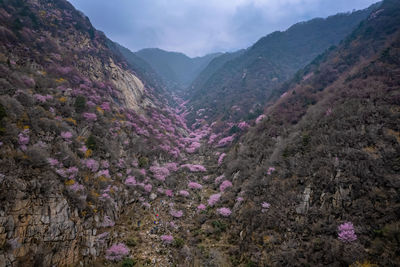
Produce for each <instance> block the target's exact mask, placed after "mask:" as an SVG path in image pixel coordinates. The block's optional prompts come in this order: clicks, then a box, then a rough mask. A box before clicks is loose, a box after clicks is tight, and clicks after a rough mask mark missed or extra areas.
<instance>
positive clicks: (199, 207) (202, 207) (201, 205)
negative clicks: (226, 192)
mask: <svg viewBox="0 0 400 267" xmlns="http://www.w3.org/2000/svg"><path fill="white" fill-rule="evenodd" d="M197 209H198V210H199V211H202V210H205V209H206V205H204V204H200V205H198V206H197Z"/></svg>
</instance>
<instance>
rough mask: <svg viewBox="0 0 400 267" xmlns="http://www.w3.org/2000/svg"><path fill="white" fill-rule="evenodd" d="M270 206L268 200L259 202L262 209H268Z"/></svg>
mask: <svg viewBox="0 0 400 267" xmlns="http://www.w3.org/2000/svg"><path fill="white" fill-rule="evenodd" d="M270 206H271V205H270V204H269V203H268V202H263V203H262V204H261V207H262V208H263V209H269V207H270Z"/></svg>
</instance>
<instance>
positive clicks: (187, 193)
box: [179, 190, 189, 197]
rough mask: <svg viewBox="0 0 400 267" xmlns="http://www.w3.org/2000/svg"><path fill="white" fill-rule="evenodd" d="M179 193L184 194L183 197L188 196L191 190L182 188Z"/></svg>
mask: <svg viewBox="0 0 400 267" xmlns="http://www.w3.org/2000/svg"><path fill="white" fill-rule="evenodd" d="M179 195H181V196H183V197H188V196H189V192H188V191H186V190H181V191H179Z"/></svg>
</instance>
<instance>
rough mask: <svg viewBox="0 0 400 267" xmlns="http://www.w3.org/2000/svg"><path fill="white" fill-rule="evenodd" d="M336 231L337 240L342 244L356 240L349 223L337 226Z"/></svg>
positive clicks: (352, 227) (351, 225)
mask: <svg viewBox="0 0 400 267" xmlns="http://www.w3.org/2000/svg"><path fill="white" fill-rule="evenodd" d="M338 231H339V233H338V236H339V239H340V240H341V241H343V242H353V241H355V240H357V235H356V233H355V231H354V226H353V224H352V223H351V222H345V223H343V224H341V225H339V227H338Z"/></svg>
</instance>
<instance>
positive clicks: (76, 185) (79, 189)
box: [68, 182, 85, 192]
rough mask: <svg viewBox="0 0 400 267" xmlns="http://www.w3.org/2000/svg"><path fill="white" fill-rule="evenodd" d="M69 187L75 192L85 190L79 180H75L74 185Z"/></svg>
mask: <svg viewBox="0 0 400 267" xmlns="http://www.w3.org/2000/svg"><path fill="white" fill-rule="evenodd" d="M68 189H70V190H72V191H74V192H78V191H83V190H84V189H85V187H84V186H83V185H81V184H79V183H78V182H75V183H74V184H73V185H70V186H69V187H68Z"/></svg>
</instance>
